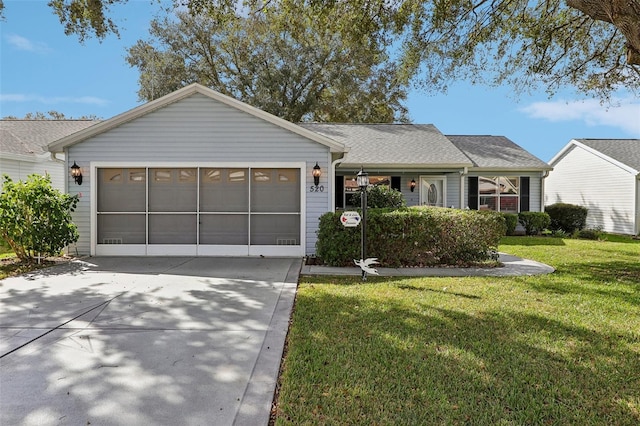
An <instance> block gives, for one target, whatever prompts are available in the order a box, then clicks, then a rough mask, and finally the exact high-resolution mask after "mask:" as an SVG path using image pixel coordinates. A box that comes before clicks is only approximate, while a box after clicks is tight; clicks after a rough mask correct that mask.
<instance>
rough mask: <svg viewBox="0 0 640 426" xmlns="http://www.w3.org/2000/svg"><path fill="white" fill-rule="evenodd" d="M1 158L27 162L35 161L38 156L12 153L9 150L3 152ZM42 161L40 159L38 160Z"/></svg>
mask: <svg viewBox="0 0 640 426" xmlns="http://www.w3.org/2000/svg"><path fill="white" fill-rule="evenodd" d="M0 158H2V159H3V160H14V161H24V162H27V163H37V162H38V157H37V156H36V155H25V154H12V153H10V152H3V153H2V156H0ZM40 161H42V160H40Z"/></svg>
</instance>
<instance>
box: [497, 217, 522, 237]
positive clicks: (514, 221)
mask: <svg viewBox="0 0 640 426" xmlns="http://www.w3.org/2000/svg"><path fill="white" fill-rule="evenodd" d="M500 214H501V215H502V217H504V221H505V225H506V226H507V235H515V233H516V227H517V226H518V214H517V213H500Z"/></svg>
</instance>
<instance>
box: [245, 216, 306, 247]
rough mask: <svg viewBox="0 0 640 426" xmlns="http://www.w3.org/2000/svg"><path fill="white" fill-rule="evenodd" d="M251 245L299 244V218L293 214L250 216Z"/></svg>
mask: <svg viewBox="0 0 640 426" xmlns="http://www.w3.org/2000/svg"><path fill="white" fill-rule="evenodd" d="M251 244H252V245H297V244H300V216H299V215H295V214H252V215H251Z"/></svg>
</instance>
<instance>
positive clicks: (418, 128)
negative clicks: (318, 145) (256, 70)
mask: <svg viewBox="0 0 640 426" xmlns="http://www.w3.org/2000/svg"><path fill="white" fill-rule="evenodd" d="M300 126H302V127H304V128H306V129H309V130H312V131H314V132H317V133H319V134H322V135H324V136H326V137H329V138H331V139H334V140H337V141H339V142H342V143H343V144H344V145H345V146H347V147H348V148H349V152H348V153H347V154H346V155H345V157H344V159H343V161H342V163H341V167H345V166H347V167H360V166H361V165H366V166H367V167H404V168H411V167H413V168H419V167H420V168H423V167H432V168H438V167H440V168H442V167H468V166H471V165H472V163H471V161H470V160H469V159H468V158H467V157H466V156H465V155H464V154H463V153H462V152H461V151H460V150H459V149H458V148H456V147H455V146H454V145H453V144H452V143H451V141H450V140H449V139H447V138H446V137H445V136H444V135H443V134H442V133H441V132H440V131H439V130H438V129H437V128H436V127H435V126H434V125H432V124H335V123H302V124H300Z"/></svg>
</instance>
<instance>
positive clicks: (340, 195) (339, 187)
mask: <svg viewBox="0 0 640 426" xmlns="http://www.w3.org/2000/svg"><path fill="white" fill-rule="evenodd" d="M335 186H336V187H335V190H334V192H335V194H336V209H343V208H344V176H336V180H335Z"/></svg>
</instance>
